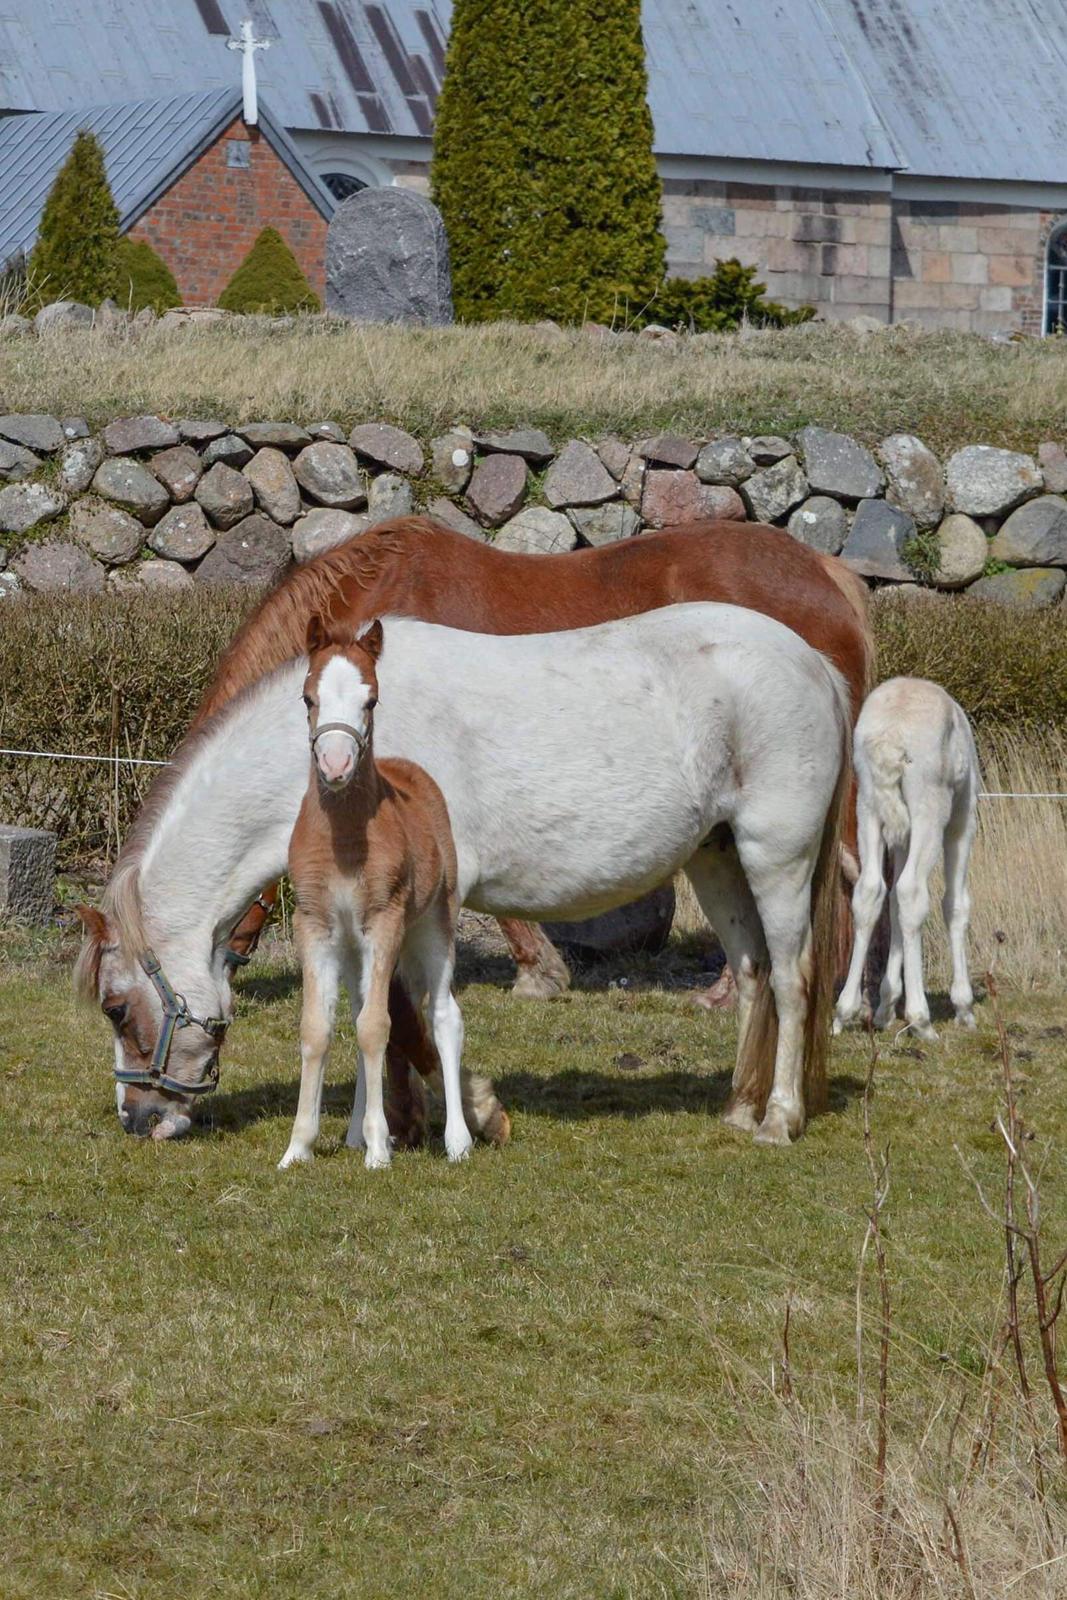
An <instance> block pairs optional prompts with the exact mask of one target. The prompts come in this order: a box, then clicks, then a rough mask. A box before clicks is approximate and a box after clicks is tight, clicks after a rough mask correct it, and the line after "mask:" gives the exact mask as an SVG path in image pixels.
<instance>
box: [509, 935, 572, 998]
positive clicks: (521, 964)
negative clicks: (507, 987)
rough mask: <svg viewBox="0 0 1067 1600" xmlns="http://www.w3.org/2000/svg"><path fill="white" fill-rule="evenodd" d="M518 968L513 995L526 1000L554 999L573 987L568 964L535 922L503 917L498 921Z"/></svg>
mask: <svg viewBox="0 0 1067 1600" xmlns="http://www.w3.org/2000/svg"><path fill="white" fill-rule="evenodd" d="M498 926H499V928H500V931H501V933H502V934H503V935H504V938H505V939H506V940H507V942H508V949H509V950H510V951H511V954H512V956H513V957H514V959H515V965H516V966H517V967H518V969H519V972H518V976H517V977H516V979H515V984H514V987H513V989H512V993H513V994H517V995H521V996H522V998H523V999H524V1000H552V999H554V998H555V996H556V995H557V994H562V993H563V991H564V990H565V989H569V988H570V986H571V975H570V970H569V968H568V967H567V963H566V962H565V961H564V959H563V957H562V956H561V955H560V953H559V951H558V950H557V949H556V947H555V945H554V944H553V943H552V941H551V939H550V938H549V937H548V935H547V933H546V932H545V930H544V929H543V928H542V927H540V926H539V925H538V924H537V923H536V922H516V921H514V920H513V919H512V918H510V917H501V919H500V922H499V924H498Z"/></svg>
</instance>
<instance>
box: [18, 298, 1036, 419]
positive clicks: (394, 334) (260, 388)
mask: <svg viewBox="0 0 1067 1600" xmlns="http://www.w3.org/2000/svg"><path fill="white" fill-rule="evenodd" d="M0 406H2V409H3V410H5V411H36V410H42V411H51V412H55V413H57V414H66V413H78V412H83V411H85V410H88V411H89V412H90V414H91V417H92V420H93V421H94V422H101V421H103V420H106V419H108V418H110V417H113V416H115V415H116V414H123V413H128V412H136V411H142V410H152V411H154V410H160V411H163V412H164V413H166V414H168V415H174V416H181V415H198V416H205V415H213V414H218V415H219V416H222V417H223V418H225V419H227V420H229V421H240V420H248V419H250V418H255V417H265V416H275V417H295V418H300V419H302V420H304V421H305V422H312V421H315V420H317V419H319V418H321V417H327V416H329V417H334V418H336V419H338V420H340V421H342V422H345V423H352V422H356V421H366V420H367V419H368V418H377V417H388V418H391V419H392V420H393V421H395V422H398V423H400V424H402V425H404V426H406V427H408V428H411V429H413V430H414V431H415V432H417V433H419V434H421V435H423V436H424V437H429V435H430V434H431V433H433V432H434V431H435V430H438V429H440V428H442V427H445V426H447V425H449V424H451V423H454V422H467V423H470V424H472V425H475V426H493V425H504V424H507V423H512V422H532V423H536V424H539V425H541V426H544V427H545V428H547V429H548V430H549V431H550V432H551V433H552V434H553V435H554V436H555V437H556V438H557V439H562V438H565V437H567V436H568V435H570V434H574V433H579V434H580V433H591V434H596V433H600V432H607V431H612V430H616V431H619V432H621V433H623V434H629V435H633V434H638V435H643V434H646V433H648V432H649V431H650V430H654V429H656V428H660V427H677V428H679V429H681V430H683V431H686V432H691V433H693V434H695V435H699V434H704V433H707V432H709V431H710V430H712V429H715V428H720V429H721V428H728V429H739V430H742V431H750V432H766V431H769V430H772V429H773V430H779V431H782V430H791V429H793V428H796V427H800V426H801V425H803V424H804V423H807V422H818V423H822V424H825V425H826V426H829V427H836V428H843V429H845V430H847V431H850V432H854V433H856V434H858V435H859V436H860V437H861V438H863V439H865V440H866V441H867V442H868V443H876V442H877V441H878V440H879V439H881V438H883V437H884V436H885V435H887V434H889V433H893V432H897V431H902V430H903V431H907V432H914V433H918V434H920V435H921V436H922V437H923V438H924V439H926V441H927V442H928V443H929V444H930V445H931V447H933V448H935V449H940V450H949V449H952V448H955V447H957V446H959V445H963V444H968V443H975V442H978V441H984V442H987V443H994V444H998V445H1015V446H1019V447H1023V448H1026V449H1032V448H1034V447H1035V446H1036V444H1037V443H1038V442H1039V441H1040V440H1041V439H1044V438H1052V439H1058V438H1060V437H1061V435H1062V429H1063V417H1064V413H1065V411H1067V354H1065V352H1064V347H1063V343H1062V341H1060V340H1055V339H1046V340H1032V341H1028V342H1026V343H1021V344H1016V345H1008V346H995V345H992V344H990V343H988V342H987V341H985V340H982V339H979V338H977V337H975V336H971V335H964V334H951V333H936V334H922V333H918V332H914V331H909V330H908V329H898V330H895V331H894V332H892V333H888V334H882V335H870V336H867V337H864V336H862V335H856V334H853V333H851V332H850V331H849V330H847V329H841V328H833V327H827V326H816V325H811V326H809V327H806V328H796V329H789V330H785V331H782V332H778V333H774V332H767V333H756V334H749V335H748V336H747V337H746V336H740V335H738V336H721V337H717V338H715V339H714V340H713V341H711V342H710V343H700V342H696V343H692V344H690V343H689V342H688V341H683V342H682V343H681V344H679V345H676V346H674V347H670V348H668V347H665V346H661V345H656V344H649V343H648V342H646V341H643V340H640V339H638V338H636V337H634V336H630V335H626V336H623V337H620V338H617V339H614V340H611V341H608V342H603V341H601V340H599V339H597V338H596V337H595V336H591V335H584V334H582V333H579V332H569V333H566V334H563V335H560V336H558V337H556V338H551V337H549V338H546V337H545V336H544V335H541V334H538V333H537V332H535V331H533V330H531V329H529V328H522V327H518V326H514V325H507V324H497V325H489V326H482V327H469V328H452V329H446V330H398V329H390V328H380V327H363V328H353V327H338V326H337V325H335V324H329V323H325V322H322V321H319V320H317V319H309V320H308V321H307V322H306V323H302V324H297V325H296V326H295V327H293V328H292V329H290V330H288V331H287V330H285V329H284V328H279V327H277V326H273V327H272V326H271V325H269V324H264V323H262V322H258V321H257V320H256V319H254V318H249V319H241V321H240V322H237V323H235V324H232V325H227V326H222V327H213V328H210V327H209V328H205V329H200V330H196V331H192V330H188V329H186V330H181V331H177V332H171V331H163V330H155V331H153V332H151V333H149V334H148V335H147V336H146V337H144V338H142V339H141V340H139V341H137V342H129V341H125V340H116V339H110V338H105V337H101V336H99V335H97V334H67V335H64V336H63V337H62V338H54V339H48V340H43V341H30V340H17V341H5V342H3V343H0Z"/></svg>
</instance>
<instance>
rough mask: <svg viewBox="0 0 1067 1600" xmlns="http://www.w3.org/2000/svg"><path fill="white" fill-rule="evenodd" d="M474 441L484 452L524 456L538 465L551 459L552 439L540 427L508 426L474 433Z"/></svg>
mask: <svg viewBox="0 0 1067 1600" xmlns="http://www.w3.org/2000/svg"><path fill="white" fill-rule="evenodd" d="M474 442H475V444H476V445H477V446H478V449H479V450H484V451H485V452H486V454H491V453H493V452H496V454H498V455H505V456H524V457H525V459H526V460H527V461H532V462H534V464H535V465H540V464H542V463H543V462H545V461H551V459H552V455H553V451H552V441H551V439H550V438H549V437H548V434H547V433H542V432H541V429H540V428H508V429H507V430H506V431H505V432H503V433H500V432H496V433H476V434H475V435H474Z"/></svg>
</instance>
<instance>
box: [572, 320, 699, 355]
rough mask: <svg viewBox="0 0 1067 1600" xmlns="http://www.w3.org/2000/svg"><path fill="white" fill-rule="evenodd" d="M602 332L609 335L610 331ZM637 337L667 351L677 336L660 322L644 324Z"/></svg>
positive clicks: (607, 329) (676, 340) (674, 343)
mask: <svg viewBox="0 0 1067 1600" xmlns="http://www.w3.org/2000/svg"><path fill="white" fill-rule="evenodd" d="M587 326H588V324H587ZM604 331H605V332H606V333H611V332H612V329H610V328H606V329H605V330H604ZM637 337H638V338H639V339H645V340H647V341H648V343H649V344H661V345H665V346H666V347H667V348H668V349H670V347H671V346H672V345H676V344H677V343H678V335H677V334H676V333H675V331H674V329H673V328H665V327H664V326H663V324H662V322H646V323H645V326H644V327H643V328H641V329H640V331H639V332H638V335H637Z"/></svg>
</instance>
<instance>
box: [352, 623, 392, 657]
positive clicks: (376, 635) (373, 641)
mask: <svg viewBox="0 0 1067 1600" xmlns="http://www.w3.org/2000/svg"><path fill="white" fill-rule="evenodd" d="M356 638H357V639H358V641H359V644H360V645H361V647H362V648H363V649H364V650H365V651H366V652H367V654H368V655H369V656H370V658H371V660H372V661H377V660H378V657H379V656H380V655H381V653H382V645H383V644H384V643H385V635H384V634H383V633H382V622H381V618H380V617H375V619H374V621H373V622H368V623H367V624H366V626H365V627H363V628H361V629H360V630H359V633H358V634H357V635H356Z"/></svg>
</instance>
